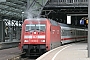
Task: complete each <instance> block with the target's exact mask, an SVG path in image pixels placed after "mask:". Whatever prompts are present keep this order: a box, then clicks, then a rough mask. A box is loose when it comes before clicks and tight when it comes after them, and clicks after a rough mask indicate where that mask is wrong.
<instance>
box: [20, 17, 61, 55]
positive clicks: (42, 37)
mask: <svg viewBox="0 0 90 60" xmlns="http://www.w3.org/2000/svg"><path fill="white" fill-rule="evenodd" d="M60 30H61V28H60V25H59V24H58V23H57V22H55V21H53V20H50V19H46V18H36V19H35V18H33V19H26V20H24V22H23V24H22V32H21V41H20V46H19V48H20V49H21V50H22V51H23V52H25V53H26V56H34V55H35V56H36V55H40V54H43V53H45V52H46V51H49V50H51V49H53V48H56V47H58V46H60V45H61V43H60V42H61V33H60Z"/></svg>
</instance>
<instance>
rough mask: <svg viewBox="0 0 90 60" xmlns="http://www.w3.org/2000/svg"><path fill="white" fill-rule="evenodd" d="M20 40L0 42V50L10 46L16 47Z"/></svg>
mask: <svg viewBox="0 0 90 60" xmlns="http://www.w3.org/2000/svg"><path fill="white" fill-rule="evenodd" d="M19 42H20V40H16V39H13V40H12V41H9V40H8V41H5V42H0V50H2V49H8V48H12V47H18V45H19Z"/></svg>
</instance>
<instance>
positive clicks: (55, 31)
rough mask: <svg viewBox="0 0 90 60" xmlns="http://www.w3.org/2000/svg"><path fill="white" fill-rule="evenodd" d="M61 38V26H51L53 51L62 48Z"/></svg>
mask: <svg viewBox="0 0 90 60" xmlns="http://www.w3.org/2000/svg"><path fill="white" fill-rule="evenodd" d="M60 40H61V37H60V26H53V25H51V27H50V42H51V44H50V46H51V49H53V48H56V47H58V46H60V45H61V44H60V42H61V41H60Z"/></svg>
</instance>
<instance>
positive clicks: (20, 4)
mask: <svg viewBox="0 0 90 60" xmlns="http://www.w3.org/2000/svg"><path fill="white" fill-rule="evenodd" d="M26 3H27V0H6V1H5V2H0V18H2V19H5V18H6V19H10V20H11V19H12V20H20V19H21V18H22V12H24V11H25V9H26Z"/></svg>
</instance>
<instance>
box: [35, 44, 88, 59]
mask: <svg viewBox="0 0 90 60" xmlns="http://www.w3.org/2000/svg"><path fill="white" fill-rule="evenodd" d="M36 60H90V58H88V50H87V43H85V42H79V43H72V44H68V45H63V46H60V47H58V48H55V49H53V50H50V51H48V52H47V53H45V54H43V55H42V56H40V57H39V58H37V59H36Z"/></svg>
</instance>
